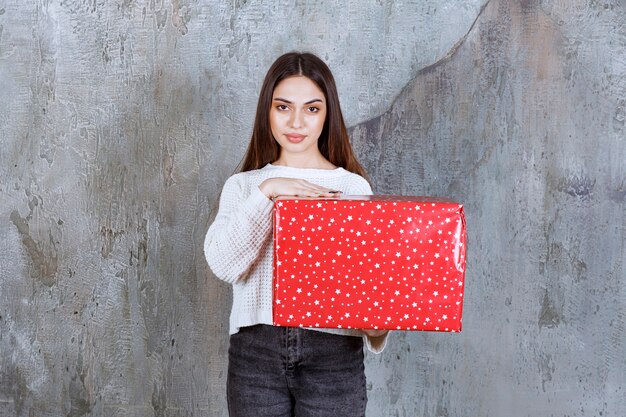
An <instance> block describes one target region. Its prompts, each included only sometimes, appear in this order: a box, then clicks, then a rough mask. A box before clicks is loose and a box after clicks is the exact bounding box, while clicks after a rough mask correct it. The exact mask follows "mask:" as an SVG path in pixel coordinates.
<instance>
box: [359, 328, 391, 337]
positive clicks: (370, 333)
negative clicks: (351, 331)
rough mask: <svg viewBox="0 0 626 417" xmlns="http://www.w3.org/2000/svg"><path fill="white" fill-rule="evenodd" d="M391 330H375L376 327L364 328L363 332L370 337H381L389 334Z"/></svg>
mask: <svg viewBox="0 0 626 417" xmlns="http://www.w3.org/2000/svg"><path fill="white" fill-rule="evenodd" d="M388 331H389V330H375V329H363V330H361V332H363V333H365V334H366V335H368V336H369V337H381V336H384V335H385V334H387V332H388Z"/></svg>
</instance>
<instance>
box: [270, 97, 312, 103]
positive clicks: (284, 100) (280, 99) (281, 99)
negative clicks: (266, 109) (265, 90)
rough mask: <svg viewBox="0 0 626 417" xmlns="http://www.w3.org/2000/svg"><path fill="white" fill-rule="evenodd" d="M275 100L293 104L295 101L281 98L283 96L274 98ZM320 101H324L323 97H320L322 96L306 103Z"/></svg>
mask: <svg viewBox="0 0 626 417" xmlns="http://www.w3.org/2000/svg"><path fill="white" fill-rule="evenodd" d="M274 101H282V102H283V103H287V104H293V102H292V101H289V100H287V99H284V98H281V97H276V98H275V99H274ZM318 101H319V102H320V103H322V99H320V98H314V99H313V100H309V101H307V102H306V103H304V104H311V103H316V102H318Z"/></svg>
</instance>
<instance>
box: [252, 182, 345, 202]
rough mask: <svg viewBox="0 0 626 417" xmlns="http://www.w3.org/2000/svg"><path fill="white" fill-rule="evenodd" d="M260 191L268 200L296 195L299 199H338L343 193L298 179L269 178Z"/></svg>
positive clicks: (260, 187) (262, 184)
mask: <svg viewBox="0 0 626 417" xmlns="http://www.w3.org/2000/svg"><path fill="white" fill-rule="evenodd" d="M259 189H260V190H261V192H262V193H263V194H265V195H266V196H267V197H268V198H276V197H278V196H279V195H294V196H298V197H336V196H337V195H339V194H340V193H341V191H337V190H331V189H330V188H326V187H322V186H320V185H316V184H313V183H311V182H308V181H307V180H303V179H298V178H283V177H277V178H268V179H266V180H265V181H263V182H262V183H261V185H259Z"/></svg>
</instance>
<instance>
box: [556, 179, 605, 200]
mask: <svg viewBox="0 0 626 417" xmlns="http://www.w3.org/2000/svg"><path fill="white" fill-rule="evenodd" d="M595 185H596V180H595V178H590V177H588V176H586V175H584V174H581V175H574V176H570V177H564V178H561V179H560V180H559V182H558V184H557V190H559V191H561V192H564V193H565V194H567V195H570V196H572V197H578V198H580V199H581V200H583V201H586V200H589V199H590V198H591V195H592V193H593V188H594V187H595Z"/></svg>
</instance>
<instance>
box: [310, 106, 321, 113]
mask: <svg viewBox="0 0 626 417" xmlns="http://www.w3.org/2000/svg"><path fill="white" fill-rule="evenodd" d="M319 110H320V109H318V108H317V107H309V111H310V112H311V113H317V112H318V111H319Z"/></svg>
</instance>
